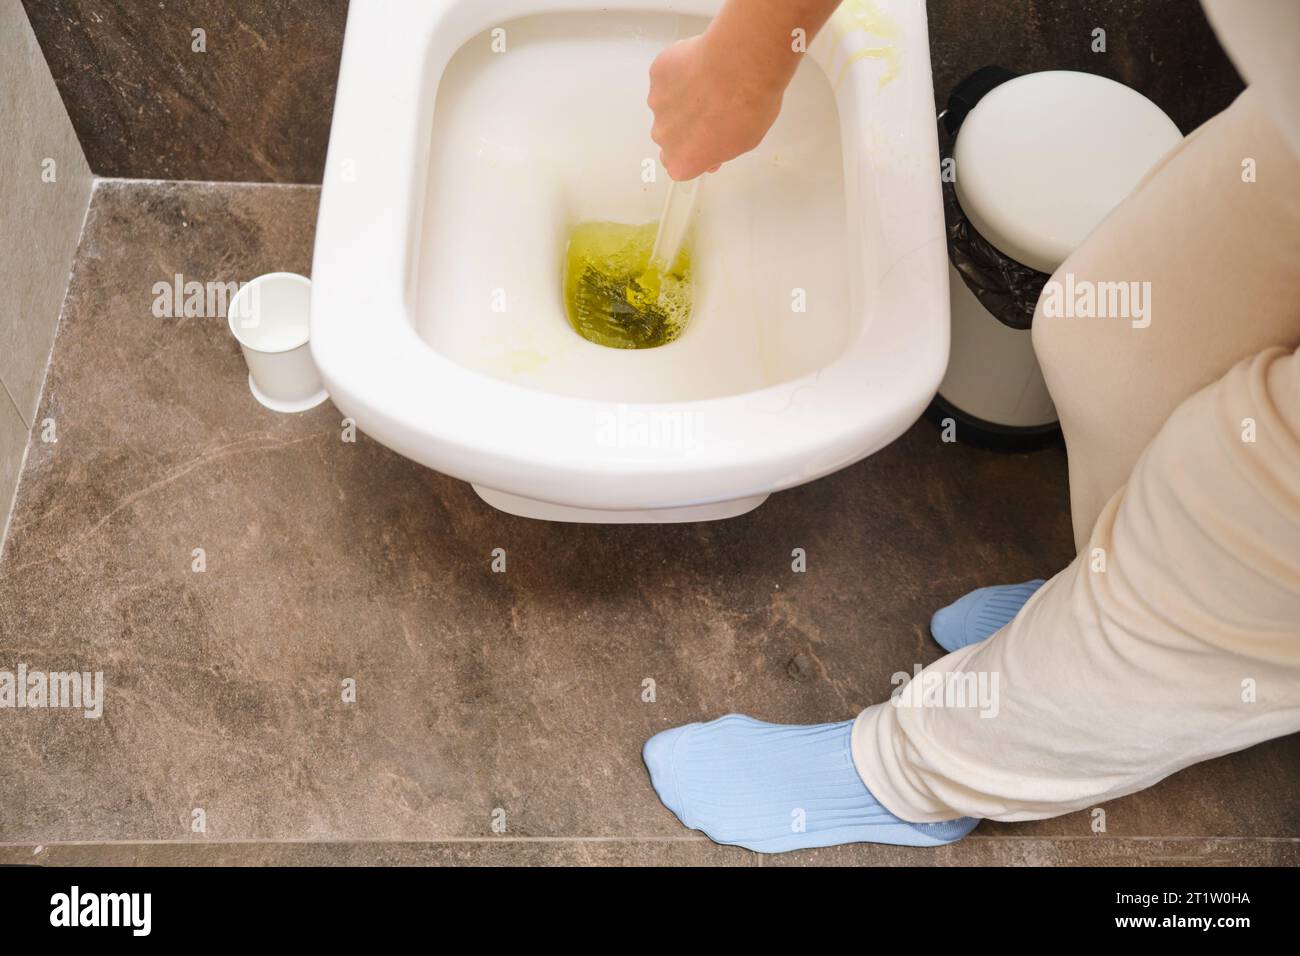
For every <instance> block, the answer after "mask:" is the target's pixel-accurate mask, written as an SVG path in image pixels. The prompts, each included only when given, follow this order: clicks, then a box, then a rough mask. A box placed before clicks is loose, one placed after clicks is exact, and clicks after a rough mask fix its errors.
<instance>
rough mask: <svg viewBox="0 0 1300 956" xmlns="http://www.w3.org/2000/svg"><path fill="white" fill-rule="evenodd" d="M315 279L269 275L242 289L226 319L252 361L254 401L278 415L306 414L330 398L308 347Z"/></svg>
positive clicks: (246, 358) (250, 382)
mask: <svg viewBox="0 0 1300 956" xmlns="http://www.w3.org/2000/svg"><path fill="white" fill-rule="evenodd" d="M310 314H311V280H310V279H307V278H306V277H304V276H300V275H297V274H295V273H292V272H268V273H267V274H266V275H260V276H258V277H257V278H256V279H253V280H251V281H249V282H247V283H245V284H244V285H243V286H241V287H240V289H239V291H238V292H236V293H235V296H234V298H232V299H231V300H230V305H229V307H228V308H227V311H226V321H227V322H228V324H229V325H230V333H231V335H233V336H234V337H235V339H236V340H237V341H238V342H239V347H240V348H241V349H242V350H243V352H244V361H245V362H247V363H248V388H249V390H250V391H252V393H253V397H254V398H255V399H257V400H258V401H259V402H261V403H262V404H263V405H265V406H266V407H267V408H269V409H271V410H272V411H276V412H305V411H307V409H309V408H315V407H316V406H317V405H319V404H320V403H321V402H323V401H325V399H327V398H328V397H329V395H328V393H327V392H326V391H325V385H324V383H323V382H322V381H321V377H320V373H319V372H318V371H316V365H315V363H314V362H313V361H312V357H311V349H310V348H309V346H308V344H307V340H308V337H309V334H310V330H309V323H308V319H309V316H310Z"/></svg>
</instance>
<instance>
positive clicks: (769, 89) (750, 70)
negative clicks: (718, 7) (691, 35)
mask: <svg viewBox="0 0 1300 956" xmlns="http://www.w3.org/2000/svg"><path fill="white" fill-rule="evenodd" d="M717 26H718V24H717V21H715V22H714V23H713V24H711V25H710V27H709V29H707V30H705V32H704V34H703V35H702V37H701V40H702V42H703V45H704V50H703V60H704V63H705V65H706V68H707V69H708V70H709V72H710V73H711V74H712V75H713V76H714V77H715V78H716V82H718V83H719V88H721V89H728V90H732V91H734V92H735V94H736V98H737V99H738V100H739V101H741V102H770V101H771V100H773V99H777V100H779V99H780V98H781V97H782V96H783V95H784V94H785V88H786V87H787V86H788V85H789V83H790V78H791V77H792V76H793V75H794V70H795V67H796V66H798V60H797V58H796V57H797V55H796V54H794V53H793V52H791V58H790V59H789V60H788V62H787V61H786V60H785V58H783V57H781V56H779V55H777V52H774V51H771V50H763V49H762V48H761V47H756V46H755V45H754V44H752V43H747V42H745V43H743V42H739V41H738V40H737V39H736V38H734V37H731V36H728V35H727V32H726V31H725V30H723V29H718V28H717Z"/></svg>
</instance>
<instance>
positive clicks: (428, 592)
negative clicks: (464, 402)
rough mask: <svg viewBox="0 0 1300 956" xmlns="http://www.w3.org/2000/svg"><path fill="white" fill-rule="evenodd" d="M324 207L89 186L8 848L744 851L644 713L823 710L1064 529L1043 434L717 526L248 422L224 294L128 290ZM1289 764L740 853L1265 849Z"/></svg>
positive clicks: (3, 627) (298, 241) (382, 853)
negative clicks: (927, 833) (1102, 825)
mask: <svg viewBox="0 0 1300 956" xmlns="http://www.w3.org/2000/svg"><path fill="white" fill-rule="evenodd" d="M316 201H317V192H316V190H315V189H312V188H305V187H274V186H261V187H253V186H211V185H196V184H157V183H152V184H149V183H129V184H128V183H121V182H107V183H103V184H101V186H100V187H99V189H98V190H97V192H96V194H95V197H94V201H93V204H92V209H91V215H90V219H89V222H88V224H87V229H86V234H85V236H84V238H83V241H82V246H81V250H80V253H79V257H78V262H77V267H76V271H75V274H74V276H73V282H72V287H71V289H70V291H69V295H68V301H67V304H66V308H65V314H64V317H63V322H62V326H61V329H60V332H59V337H58V340H57V343H56V346H55V353H54V362H53V367H52V369H51V372H50V376H49V379H48V381H47V384H46V390H45V395H44V398H43V402H42V407H41V411H40V414H39V415H38V419H40V420H44V419H54V420H55V422H56V427H57V436H58V442H57V443H43V442H40V441H39V440H38V441H36V442H35V443H34V444H33V446H32V448H31V451H30V454H29V457H28V461H27V466H26V473H25V475H24V479H23V484H22V487H21V490H20V494H19V500H18V504H17V509H16V512H15V515H14V520H13V525H12V530H11V539H10V541H9V542H8V545H7V547H6V550H5V553H4V556H3V560H2V561H0V608H3V609H4V613H3V615H2V616H0V666H4V667H13V666H15V665H16V663H17V662H19V661H22V662H25V663H27V664H28V665H29V666H30V667H32V668H37V667H40V668H48V669H56V670H64V669H77V670H102V671H104V673H105V679H106V682H107V703H106V706H105V713H104V716H103V718H102V719H100V720H86V719H83V718H82V717H80V716H75V715H73V714H71V713H68V712H66V711H5V712H0V752H3V753H4V754H5V757H6V764H7V766H6V771H5V773H3V774H0V844H8V845H9V846H7V847H3V848H2V849H0V862H54V863H58V862H188V861H196V862H250V863H251V862H265V861H270V862H408V863H417V862H578V863H582V862H633V863H642V862H666V863H677V862H681V863H754V862H757V858H756V857H754V856H752V855H751V854H747V853H745V852H744V851H741V850H735V849H730V848H717V847H714V846H713V845H712V844H710V843H708V841H706V840H703V839H702V838H699V837H698V835H695V834H691V833H689V832H687V831H683V830H682V829H681V828H680V827H679V826H678V825H677V823H676V821H675V820H674V818H673V817H672V816H671V814H669V813H668V812H667V811H666V810H664V809H663V808H662V807H661V806H660V805H659V803H658V801H657V800H656V799H655V797H654V794H653V792H652V791H651V790H650V788H649V785H648V782H647V779H646V775H645V771H644V769H643V767H642V765H641V761H640V747H641V744H642V742H643V741H644V740H645V738H646V737H647V736H649V735H650V734H652V733H654V732H655V731H656V730H659V729H662V728H664V727H668V726H671V725H673V724H676V723H679V722H683V721H689V720H694V719H698V718H707V717H711V716H716V715H719V714H722V713H725V712H727V711H732V710H737V711H745V712H748V713H751V714H754V715H755V716H760V717H763V718H767V719H771V720H777V721H806V722H810V721H819V720H829V719H842V718H846V717H850V716H852V715H853V714H854V713H856V711H857V710H858V709H859V708H860V707H861V706H862V705H864V704H866V703H870V702H873V701H875V700H878V699H881V698H883V697H885V696H886V695H888V693H889V691H890V690H891V689H892V685H891V683H890V676H891V675H892V674H894V673H895V672H897V671H910V670H911V668H912V666H913V664H914V663H918V662H919V663H925V662H928V661H930V660H933V659H936V658H937V657H939V656H940V651H939V648H938V647H937V646H936V645H934V644H933V642H932V641H931V640H930V639H929V638H928V636H927V634H926V622H927V621H928V618H929V615H930V613H931V611H933V610H934V608H935V607H937V606H939V605H941V604H944V603H947V602H948V601H950V600H952V599H953V598H955V597H957V596H958V595H960V594H961V593H963V592H965V591H967V590H969V589H970V588H972V587H976V586H979V585H982V584H988V583H994V582H996V581H1002V580H1023V579H1025V578H1028V577H1032V576H1034V575H1036V574H1040V573H1050V572H1052V571H1054V570H1056V569H1057V568H1058V567H1060V566H1061V565H1062V564H1063V563H1064V562H1065V561H1066V560H1067V559H1068V558H1069V556H1070V552H1071V548H1070V528H1069V521H1068V518H1067V515H1066V488H1065V468H1064V458H1063V455H1062V454H1061V453H1060V452H1059V451H1049V452H1043V453H1040V454H1037V455H1033V456H1028V457H1007V456H997V455H991V454H987V453H982V452H978V451H975V450H971V449H969V448H965V447H960V446H953V445H944V444H943V443H941V442H940V441H939V438H938V434H937V432H935V431H934V430H933V429H932V428H930V427H929V426H928V425H925V424H921V425H918V426H917V427H915V428H913V429H912V430H911V431H910V432H909V433H908V434H907V435H906V436H904V437H903V438H902V439H901V440H899V441H898V442H896V443H895V444H894V445H892V446H890V447H889V448H887V449H886V450H884V451H882V452H881V453H879V454H877V455H875V456H873V457H872V458H870V459H868V460H867V461H864V462H862V463H860V464H858V465H856V466H854V467H852V468H849V469H847V470H845V471H843V472H841V473H839V474H837V475H834V476H832V477H830V478H827V479H824V480H822V481H819V482H816V483H814V484H812V485H809V486H806V487H803V488H799V489H795V490H793V491H789V492H785V493H782V494H779V495H776V496H774V497H773V498H772V499H771V500H769V501H768V503H767V504H765V505H764V506H763V507H762V508H760V509H759V510H758V511H756V512H754V513H752V514H750V515H747V516H744V517H742V518H738V519H734V520H732V521H727V522H722V523H716V524H705V525H688V526H681V525H678V526H658V527H643V526H615V527H592V526H569V525H553V524H542V523H535V522H530V521H527V520H524V519H520V518H513V517H510V516H507V515H504V514H500V513H498V512H495V511H493V510H492V509H491V508H489V507H488V506H487V505H485V504H483V503H482V502H480V501H479V500H478V498H477V497H476V496H475V495H474V493H473V492H472V491H471V490H470V489H469V487H468V486H467V485H464V484H462V483H460V482H458V481H454V480H452V479H449V478H445V477H443V476H441V475H439V474H436V473H434V472H432V471H429V470H427V469H425V468H422V467H420V466H417V465H415V464H412V463H411V462H408V461H406V460H404V459H402V458H401V457H399V456H397V455H396V454H394V453H392V452H389V451H388V450H386V449H384V448H383V447H381V446H379V445H377V444H375V443H374V442H372V441H369V440H368V439H366V438H365V437H364V436H362V437H361V438H360V440H359V441H357V442H356V443H345V442H343V441H341V440H340V418H341V416H340V414H339V413H338V412H337V410H335V409H334V408H333V407H332V406H331V405H329V404H326V405H324V406H322V407H320V408H318V409H316V410H314V411H312V412H309V413H307V414H305V415H299V416H277V415H272V414H270V413H268V412H265V411H263V410H262V409H261V408H260V406H258V405H256V404H255V403H254V401H253V400H252V398H251V397H250V396H249V394H248V391H247V387H246V385H245V381H244V369H243V363H242V359H241V358H240V356H239V352H238V349H237V347H236V346H235V344H234V343H233V341H232V340H231V338H230V336H229V334H228V332H227V330H226V327H225V323H224V320H222V319H220V318H189V319H158V318H155V317H154V316H153V315H152V314H151V311H150V306H151V303H152V301H153V292H152V287H153V284H154V283H155V282H158V281H168V280H170V279H171V277H172V276H173V275H174V274H176V273H181V274H183V275H184V276H185V277H186V278H187V279H198V280H199V281H207V280H218V281H228V280H239V279H247V278H249V277H251V276H253V275H256V274H258V273H260V272H266V271H271V270H276V269H285V270H291V271H298V272H304V273H305V272H307V271H308V269H309V264H310V251H311V238H312V223H313V221H314V216H315V207H316ZM498 547H499V548H505V549H506V552H507V554H508V571H507V572H506V573H505V574H493V573H492V572H491V570H490V561H491V552H492V550H493V549H494V548H498ZM795 547H802V548H805V549H806V550H807V553H808V571H807V573H805V574H794V573H792V572H791V570H790V557H789V555H790V551H791V549H792V548H795ZM195 548H203V549H204V551H205V552H206V560H207V570H206V571H205V572H204V573H194V572H193V571H192V570H191V562H192V560H193V559H192V556H191V555H192V552H193V549H195ZM345 678H354V679H355V680H356V682H357V687H358V699H357V702H356V703H353V704H345V703H343V701H342V700H341V694H340V683H341V681H343V680H344V679H345ZM646 678H651V679H653V680H654V681H655V683H656V686H657V701H656V702H654V703H643V702H642V700H641V688H642V682H643V681H644V680H645V679H646ZM1297 781H1300V747H1297V738H1294V737H1293V738H1287V739H1283V740H1277V741H1273V742H1271V743H1268V744H1265V745H1262V746H1259V747H1256V748H1253V749H1251V750H1248V751H1246V752H1243V753H1240V754H1235V755H1232V756H1230V757H1226V758H1222V759H1220V760H1216V761H1212V762H1210V763H1207V764H1202V765H1200V766H1197V767H1193V768H1191V769H1189V770H1186V771H1184V772H1182V773H1180V774H1178V775H1176V776H1175V777H1173V778H1171V779H1169V780H1167V781H1165V782H1164V783H1162V784H1160V785H1158V786H1156V787H1154V788H1152V789H1151V790H1148V791H1145V792H1143V793H1139V794H1134V795H1132V796H1130V797H1127V798H1124V799H1122V800H1117V801H1114V802H1112V803H1111V804H1108V805H1107V806H1106V808H1105V809H1106V814H1107V817H1106V820H1107V832H1106V833H1105V834H1104V835H1094V834H1093V833H1092V831H1091V827H1090V824H1091V818H1090V817H1089V815H1088V814H1087V813H1076V814H1071V815H1068V816H1065V817H1060V818H1057V819H1054V820H1044V821H1039V822H1036V823H1027V824H1017V825H998V824H991V823H985V824H983V825H981V826H980V828H979V829H978V830H977V831H976V833H975V834H974V835H973V836H972V837H970V838H968V839H967V840H965V841H963V842H962V843H960V844H957V845H955V846H952V847H947V848H944V849H942V850H938V851H926V850H905V849H898V848H882V847H851V848H844V849H837V850H827V851H818V852H814V853H803V854H793V855H791V856H789V857H786V858H782V859H779V860H766V861H764V862H767V863H794V864H797V863H901V864H917V863H932V862H933V863H944V864H951V863H1059V862H1071V861H1078V862H1083V863H1161V862H1211V863H1268V862H1271V863H1292V864H1294V863H1297V862H1300V851H1298V849H1297V847H1298V844H1297V840H1296V837H1297V835H1300V806H1298V805H1297V801H1296V800H1295V799H1294V793H1295V789H1296V783H1297ZM195 808H202V809H203V810H204V811H205V813H206V820H207V830H206V833H204V834H195V833H192V832H191V827H190V823H191V819H192V812H193V810H194V809H195ZM496 808H501V809H503V810H504V812H505V819H506V822H507V826H508V830H507V833H506V834H505V835H504V836H503V837H497V836H495V835H494V833H493V830H492V819H493V817H492V815H493V812H494V810H495V809H496ZM152 841H177V842H178V843H183V844H185V845H183V846H182V845H171V844H170V843H167V842H164V843H161V844H160V843H157V842H152ZM303 841H310V842H303ZM49 844H58V845H55V846H49ZM65 844H67V845H65ZM197 844H203V845H197ZM37 845H43V846H44V848H43V849H41V850H40V851H39V852H37V851H36V846H37Z"/></svg>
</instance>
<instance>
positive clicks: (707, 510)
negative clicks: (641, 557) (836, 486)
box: [471, 485, 767, 524]
mask: <svg viewBox="0 0 1300 956" xmlns="http://www.w3.org/2000/svg"><path fill="white" fill-rule="evenodd" d="M471 487H472V488H473V489H474V491H475V492H477V493H478V496H479V497H480V498H482V499H483V500H484V501H486V502H487V503H488V504H490V505H491V506H492V507H493V508H496V509H497V510H498V511H504V512H506V514H512V515H518V516H519V517H521V518H536V519H537V520H539V521H570V522H578V523H583V524H672V523H677V522H686V521H719V520H721V519H723V518H735V517H737V516H739V515H743V514H745V513H746V512H748V511H753V510H754V509H755V508H757V507H758V506H759V505H761V504H762V503H763V502H764V501H766V500H767V495H754V496H752V497H749V498H736V499H734V500H732V501H715V502H713V503H712V504H705V505H686V506H684V507H681V508H646V509H640V510H632V511H602V510H600V509H597V508H571V507H569V506H568V505H557V504H553V503H551V502H549V501H538V500H537V499H535V498H524V497H521V496H519V495H512V494H508V493H506V492H504V491H496V490H494V489H492V488H484V487H482V486H481V485H471Z"/></svg>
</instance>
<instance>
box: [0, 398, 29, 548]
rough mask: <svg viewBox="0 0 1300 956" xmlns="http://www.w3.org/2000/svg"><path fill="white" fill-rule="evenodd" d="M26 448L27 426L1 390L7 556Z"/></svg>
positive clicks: (0, 514) (0, 489)
mask: <svg viewBox="0 0 1300 956" xmlns="http://www.w3.org/2000/svg"><path fill="white" fill-rule="evenodd" d="M26 447H27V423H26V422H24V421H23V419H22V417H21V416H20V415H19V414H18V409H16V408H15V407H14V404H13V402H11V401H9V396H8V395H7V394H6V393H5V391H4V388H3V387H0V555H2V554H4V540H5V536H6V535H5V533H6V532H7V531H8V530H9V512H10V506H11V505H12V504H13V500H14V493H15V492H17V490H18V475H19V473H20V472H21V471H22V467H23V450H24V449H25V448H26Z"/></svg>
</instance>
